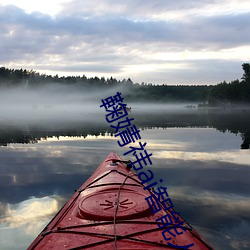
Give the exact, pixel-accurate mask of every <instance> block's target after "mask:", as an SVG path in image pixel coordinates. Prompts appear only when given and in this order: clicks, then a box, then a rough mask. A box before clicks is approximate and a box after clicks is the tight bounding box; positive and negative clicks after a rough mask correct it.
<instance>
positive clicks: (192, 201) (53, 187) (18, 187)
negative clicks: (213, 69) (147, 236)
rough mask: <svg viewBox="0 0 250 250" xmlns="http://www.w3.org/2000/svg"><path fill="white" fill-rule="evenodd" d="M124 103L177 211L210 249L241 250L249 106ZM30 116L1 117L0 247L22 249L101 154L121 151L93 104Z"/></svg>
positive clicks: (248, 210) (248, 172)
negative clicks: (211, 107) (80, 109)
mask: <svg viewBox="0 0 250 250" xmlns="http://www.w3.org/2000/svg"><path fill="white" fill-rule="evenodd" d="M99 105H100V104H99ZM132 107H133V108H132V113H131V114H129V117H131V118H134V119H135V120H134V122H133V124H135V125H136V126H137V128H140V130H141V132H140V135H141V138H142V139H141V141H142V142H147V146H146V149H147V152H149V153H152V154H153V156H152V157H151V159H152V162H153V165H152V166H149V168H150V169H152V171H153V172H154V174H155V179H157V178H158V179H160V178H162V179H163V186H165V187H168V191H169V195H170V197H171V199H172V200H173V201H174V205H175V208H176V210H177V211H179V212H180V213H181V214H182V215H183V217H184V218H185V219H186V220H187V221H188V222H189V223H190V224H191V225H192V226H193V227H194V228H195V229H196V230H197V231H198V232H199V233H200V234H201V235H202V236H203V237H204V238H205V239H206V240H207V242H209V243H210V244H211V245H212V246H213V247H214V248H215V249H226V250H230V249H250V184H249V183H250V150H249V149H248V148H249V141H250V110H247V109H245V110H240V109H237V110H229V109H221V110H216V109H215V110H199V109H197V108H192V109H188V108H186V107H185V106H183V105H173V106H171V105H162V106H157V105H156V106H153V107H152V106H147V107H145V106H140V105H136V104H135V105H134V106H132ZM44 109H46V112H45V111H44ZM29 112H30V116H29V117H28V116H24V115H19V116H18V115H15V117H12V116H11V115H9V116H6V115H5V116H4V117H2V118H0V143H1V147H0V159H1V160H0V190H1V191H0V243H1V247H0V249H14V250H15V249H25V248H27V247H28V246H29V244H30V243H31V242H32V241H33V240H34V238H35V237H36V236H37V234H38V233H40V231H41V230H42V229H43V227H44V226H45V225H46V224H47V223H48V222H49V221H50V220H51V218H52V217H53V216H54V215H55V213H56V212H57V211H58V210H59V209H60V207H61V206H62V205H63V204H64V202H66V201H67V199H69V197H70V196H71V195H72V194H73V191H74V190H75V189H77V188H78V187H79V186H80V185H81V184H82V183H83V182H84V181H85V180H86V179H87V178H88V177H89V176H90V175H91V174H92V172H93V171H94V170H95V169H96V167H97V166H98V165H99V164H100V162H101V161H102V160H103V159H104V158H105V157H106V156H107V154H109V153H110V152H111V151H115V152H117V153H118V154H120V155H121V156H122V155H123V153H125V152H126V151H127V149H128V147H126V148H125V147H124V148H123V147H122V148H121V147H119V146H118V144H117V138H115V137H114V136H113V134H112V133H113V132H114V131H113V130H112V129H111V128H110V127H109V124H108V123H107V122H106V120H105V115H106V114H105V110H104V109H103V110H101V109H100V108H99V106H98V104H97V109H94V110H91V111H88V109H85V111H83V112H78V113H77V111H75V112H74V111H72V110H60V111H58V110H57V111H56V112H55V110H54V109H53V108H52V107H46V108H44V107H32V108H31V109H29V110H28V111H27V112H25V114H26V115H27V113H29ZM34 113H35V114H36V115H34ZM242 148H244V149H242ZM132 157H133V156H132ZM124 158H125V159H133V158H131V157H124Z"/></svg>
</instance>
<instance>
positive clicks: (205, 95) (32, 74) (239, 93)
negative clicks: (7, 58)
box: [0, 63, 250, 106]
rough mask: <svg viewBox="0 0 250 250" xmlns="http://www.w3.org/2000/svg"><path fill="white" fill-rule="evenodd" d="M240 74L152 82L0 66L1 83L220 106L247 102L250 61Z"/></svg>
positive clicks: (249, 90) (1, 85) (132, 99)
mask: <svg viewBox="0 0 250 250" xmlns="http://www.w3.org/2000/svg"><path fill="white" fill-rule="evenodd" d="M242 69H243V76H242V77H241V79H240V80H239V79H236V80H233V81H231V82H226V81H224V82H221V83H218V84H216V85H188V86H187V85H168V84H162V85H154V84H152V83H144V82H142V83H140V84H139V83H134V82H133V81H132V80H131V79H130V78H128V79H123V80H122V81H121V80H117V79H115V78H113V77H112V76H111V77H110V78H107V79H105V78H104V77H101V78H99V77H90V78H87V77H86V76H85V75H82V76H67V77H65V76H62V77H59V76H58V75H55V76H51V75H47V74H40V73H38V72H36V71H34V70H26V69H9V68H5V67H0V87H1V88H14V87H19V88H20V87H21V88H24V89H25V88H27V89H36V88H39V87H44V86H48V85H51V84H59V85H60V84H63V85H67V86H70V87H72V88H74V87H75V88H79V90H80V91H83V92H85V93H86V92H88V91H91V90H98V91H103V90H105V89H106V90H109V89H114V88H115V89H117V90H119V89H122V90H124V91H123V97H124V98H126V100H127V101H133V102H136V101H145V102H161V103H165V102H177V101H183V102H199V103H200V106H220V105H232V104H250V64H249V63H243V64H242Z"/></svg>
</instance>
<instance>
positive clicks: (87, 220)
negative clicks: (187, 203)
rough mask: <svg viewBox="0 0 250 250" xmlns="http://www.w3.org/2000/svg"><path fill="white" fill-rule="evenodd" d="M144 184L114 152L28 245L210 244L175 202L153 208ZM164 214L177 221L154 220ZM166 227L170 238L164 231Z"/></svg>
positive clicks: (148, 246) (145, 246) (204, 246)
mask: <svg viewBox="0 0 250 250" xmlns="http://www.w3.org/2000/svg"><path fill="white" fill-rule="evenodd" d="M143 187H144V186H143V185H141V182H140V180H139V179H138V177H137V175H136V174H135V173H133V172H132V171H131V170H130V168H128V167H127V165H126V164H125V162H124V161H123V160H122V159H121V158H120V157H119V156H118V155H117V154H116V153H110V154H109V155H108V156H107V158H106V159H105V160H104V161H103V162H102V163H101V164H100V165H99V167H98V168H97V169H96V171H95V172H94V173H93V175H92V176H91V177H90V178H89V179H88V180H87V181H86V182H85V183H84V184H83V185H82V186H81V187H80V188H79V189H78V190H77V191H76V192H75V193H74V195H73V196H72V198H71V199H70V200H69V201H68V202H67V203H66V204H65V205H64V206H63V208H62V209H61V210H60V211H59V212H58V213H57V215H56V216H55V217H54V218H53V219H52V221H51V222H50V223H49V224H48V225H47V226H46V227H45V228H44V230H43V231H42V232H41V234H39V235H38V237H37V238H36V239H35V240H34V242H33V243H32V244H31V245H30V247H29V248H28V249H29V250H31V249H101V248H103V249H123V250H125V249H130V250H132V249H144V250H145V249H150V250H153V249H176V247H173V246H170V245H168V243H170V244H172V245H174V246H185V245H190V244H192V243H193V244H194V245H193V246H191V247H190V248H184V247H183V248H180V247H179V248H178V249H192V250H198V249H202V250H206V249H212V248H211V247H210V246H209V245H207V243H206V242H204V241H203V240H202V238H201V237H200V236H199V234H198V233H197V232H196V231H195V230H194V229H193V228H192V227H191V226H190V225H189V224H188V223H187V222H186V221H185V220H184V219H183V218H182V217H180V216H179V218H178V220H177V219H176V218H175V216H174V214H176V211H175V210H174V209H173V208H171V207H169V208H167V210H166V209H165V208H164V206H161V209H160V211H158V212H157V213H155V214H152V208H150V206H149V203H148V202H147V201H146V200H147V197H149V196H151V195H152V194H153V193H152V191H151V190H144V189H143ZM164 215H169V216H171V218H172V219H173V220H174V222H173V223H172V224H171V225H167V226H166V227H164V225H163V221H161V222H159V221H156V220H157V219H159V218H160V217H162V216H164ZM179 224H181V226H178V225H179ZM160 227H162V228H160ZM181 228H184V229H183V230H180V229H181ZM167 229H169V232H170V233H168V232H167V233H166V234H165V237H166V238H171V239H170V240H168V241H166V240H165V239H164V237H163V234H162V232H163V231H164V230H167ZM175 230H176V231H175ZM181 231H183V232H181ZM171 232H175V234H176V237H173V236H172V237H171ZM177 234H178V235H177ZM172 235H173V233H172Z"/></svg>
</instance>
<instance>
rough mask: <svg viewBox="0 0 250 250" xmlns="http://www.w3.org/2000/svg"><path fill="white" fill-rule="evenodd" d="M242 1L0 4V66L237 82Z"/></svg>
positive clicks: (137, 78)
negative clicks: (235, 80)
mask: <svg viewBox="0 0 250 250" xmlns="http://www.w3.org/2000/svg"><path fill="white" fill-rule="evenodd" d="M249 23H250V1H249V0H241V1H238V0H216V1H215V0H202V1H201V0H177V1H174V0H143V1H139V0H124V1H117V0H71V1H70V0H49V1H48V0H43V1H34V0H30V1H29V0H22V1H20V0H0V66H4V67H8V68H26V69H33V70H35V71H38V72H40V73H47V74H52V75H55V74H59V76H62V75H83V74H85V75H86V76H88V77H91V76H98V77H102V76H104V77H110V76H113V77H116V78H117V79H121V80H122V79H123V78H128V77H130V78H131V79H132V80H133V81H134V82H139V83H141V82H148V83H149V82H151V83H154V84H163V83H165V84H215V83H219V82H221V81H223V80H226V81H231V80H234V79H237V78H238V79H239V78H241V76H242V74H243V72H242V68H241V65H242V63H244V62H249V61H250V26H249Z"/></svg>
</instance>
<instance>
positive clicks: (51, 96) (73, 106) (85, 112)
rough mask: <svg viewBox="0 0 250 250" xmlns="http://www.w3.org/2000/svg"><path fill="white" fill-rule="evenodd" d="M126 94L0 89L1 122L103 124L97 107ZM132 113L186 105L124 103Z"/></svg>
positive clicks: (56, 88) (48, 88)
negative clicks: (107, 99)
mask: <svg viewBox="0 0 250 250" xmlns="http://www.w3.org/2000/svg"><path fill="white" fill-rule="evenodd" d="M118 91H119V92H120V93H122V95H123V94H124V93H128V91H127V90H126V89H125V88H122V87H121V88H116V89H115V88H114V89H110V90H105V91H103V90H102V91H99V90H98V89H96V90H83V89H78V88H74V87H73V88H72V87H71V86H66V85H56V84H53V85H51V86H46V87H39V88H35V89H30V88H11V89H1V90H0V114H1V117H0V121H1V123H4V122H10V121H11V122H12V124H13V125H14V124H16V125H18V122H22V123H23V122H26V123H27V124H30V123H39V122H46V121H48V122H57V121H60V122H61V121H65V122H67V121H70V120H77V121H84V120H86V121H91V122H101V121H103V115H104V114H105V112H103V111H104V107H102V108H100V105H101V100H102V99H105V98H108V97H109V96H113V95H115V94H116V93H117V92H118ZM123 103H125V104H127V106H128V107H132V110H133V112H142V113H143V112H151V111H152V110H154V112H163V111H164V112H166V111H169V112H170V111H171V112H172V111H174V112H178V111H180V110H182V111H184V110H186V112H188V110H187V109H185V107H186V105H189V103H179V104H178V103H174V104H155V103H138V102H127V101H126V100H124V101H123Z"/></svg>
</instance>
